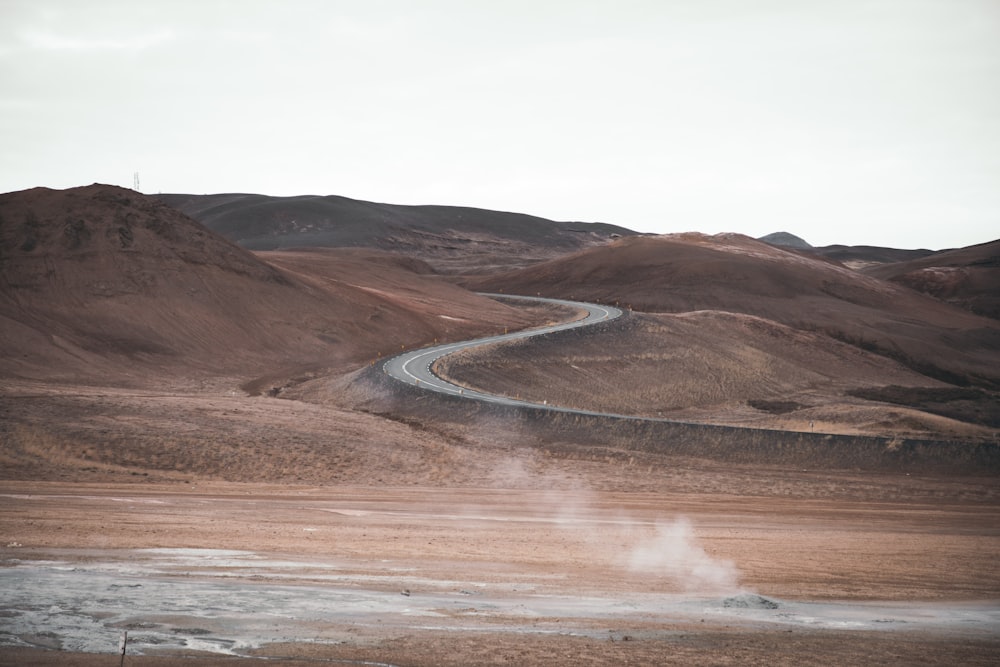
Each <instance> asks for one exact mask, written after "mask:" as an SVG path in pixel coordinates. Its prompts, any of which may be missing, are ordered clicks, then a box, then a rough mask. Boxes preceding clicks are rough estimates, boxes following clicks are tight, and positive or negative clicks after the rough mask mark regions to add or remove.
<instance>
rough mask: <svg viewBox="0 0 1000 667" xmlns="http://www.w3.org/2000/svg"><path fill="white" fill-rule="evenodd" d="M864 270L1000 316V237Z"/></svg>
mask: <svg viewBox="0 0 1000 667" xmlns="http://www.w3.org/2000/svg"><path fill="white" fill-rule="evenodd" d="M865 273H867V274H868V275H871V276H875V277H877V278H881V279H883V280H891V281H892V282H894V283H897V284H900V285H905V286H907V287H909V288H911V289H915V290H917V291H918V292H923V293H924V294H929V295H931V296H933V297H935V298H938V299H941V300H943V301H947V302H948V303H950V304H953V305H956V306H959V307H961V308H965V309H966V310H971V311H972V312H974V313H977V314H979V315H985V316H986V317H992V318H993V319H1000V240H997V241H991V242H990V243H981V244H979V245H974V246H969V247H968V248H959V249H957V250H946V251H943V252H938V253H934V254H932V255H929V256H925V257H919V258H914V259H909V260H908V261H900V262H895V263H892V264H883V265H879V266H872V267H870V268H868V269H867V270H866V271H865Z"/></svg>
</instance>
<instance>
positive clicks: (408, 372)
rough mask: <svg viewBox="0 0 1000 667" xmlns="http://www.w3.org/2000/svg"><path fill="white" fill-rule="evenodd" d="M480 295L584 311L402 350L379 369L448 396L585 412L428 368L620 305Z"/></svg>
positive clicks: (600, 316) (574, 324)
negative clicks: (479, 387)
mask: <svg viewBox="0 0 1000 667" xmlns="http://www.w3.org/2000/svg"><path fill="white" fill-rule="evenodd" d="M483 296H488V297H490V298H494V299H517V300H523V301H533V302H536V303H551V304H554V305H558V306H567V307H569V308H576V309H580V310H584V311H586V313H587V314H586V315H585V316H584V317H582V318H580V319H578V320H572V321H570V322H563V323H562V324H555V325H552V326H547V327H540V328H537V329H526V330H523V331H515V332H514V333H508V334H501V335H498V336H488V337H486V338H476V339H474V340H467V341H461V342H458V343H447V344H445V345H437V346H434V347H427V348H423V349H420V350H414V351H412V352H405V353H403V354H399V355H397V356H395V357H392V358H391V359H388V360H387V361H386V362H385V363H384V364H383V365H382V370H383V371H384V372H385V373H386V374H388V375H390V376H391V377H393V378H395V379H396V380H399V381H400V382H405V383H406V384H410V385H414V386H417V387H420V388H421V389H427V390H429V391H436V392H439V393H442V394H450V395H452V396H461V397H463V398H469V399H472V400H478V401H487V402H490V403H498V404H500V405H510V406H520V407H531V408H545V409H548V410H557V411H561V412H586V411H581V410H578V409H573V408H562V407H558V406H553V405H548V404H547V403H534V402H532V401H522V400H520V399H516V398H510V397H508V396H500V395H498V394H490V393H486V392H482V391H476V390H475V389H469V388H467V387H461V386H459V385H457V384H453V383H451V382H449V381H447V380H445V379H444V378H441V377H439V376H438V375H436V374H435V373H434V371H433V370H431V369H432V367H433V365H434V362H435V361H437V360H438V359H440V358H441V357H443V356H445V355H448V354H452V353H454V352H458V351H459V350H465V349H468V348H471V347H478V346H480V345H489V344H491V343H501V342H504V341H511V340H518V339H522V338H531V337H533V336H542V335H545V334H549V333H552V332H555V331H565V330H567V329H576V328H579V327H586V326H590V325H593V324H597V323H599V322H608V321H611V320H614V319H616V318H618V317H621V315H622V311H621V309H619V308H615V307H614V306H601V305H598V304H596V303H584V302H581V301H567V300H564V299H547V298H543V297H533V296H530V297H529V296H515V295H510V294H483ZM594 414H599V413H594Z"/></svg>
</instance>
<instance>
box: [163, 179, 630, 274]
mask: <svg viewBox="0 0 1000 667" xmlns="http://www.w3.org/2000/svg"><path fill="white" fill-rule="evenodd" d="M159 198H160V200H161V201H163V202H165V203H166V204H168V205H170V206H173V207H174V208H176V209H178V210H180V211H182V212H184V213H185V214H187V215H190V216H191V217H192V218H194V219H196V220H198V221H199V222H201V223H202V224H204V225H205V226H206V227H208V228H209V229H211V230H213V231H215V232H217V233H219V234H221V235H222V236H224V237H226V238H227V239H229V240H231V241H233V242H235V243H237V244H239V245H241V246H243V247H245V248H249V249H251V250H277V249H287V248H302V247H369V248H377V249H380V250H386V251H391V252H397V253H402V254H406V255H407V256H409V257H415V258H419V259H423V260H425V261H426V262H428V263H430V264H431V265H433V266H434V267H435V269H437V270H439V271H443V272H449V273H456V272H476V273H480V272H485V271H489V270H491V269H495V268H498V267H501V268H511V267H514V266H525V265H528V264H531V263H533V262H536V261H541V260H544V259H549V258H551V257H554V256H556V255H559V254H563V253H567V252H572V251H575V250H580V249H582V248H587V247H591V246H594V245H600V244H603V243H606V242H607V241H608V240H610V239H612V238H617V237H618V236H631V235H633V234H635V232H632V231H630V230H628V229H625V228H623V227H617V226H615V225H608V224H602V223H583V222H554V221H552V220H546V219H544V218H538V217H535V216H530V215H523V214H520V213H505V212H499V211H489V210H484V209H477V208H466V207H456V206H401V205H395V204H378V203H373V202H366V201H359V200H355V199H349V198H347V197H338V196H325V197H320V196H311V195H310V196H299V197H268V196H265V195H253V194H217V195H185V194H164V195H159Z"/></svg>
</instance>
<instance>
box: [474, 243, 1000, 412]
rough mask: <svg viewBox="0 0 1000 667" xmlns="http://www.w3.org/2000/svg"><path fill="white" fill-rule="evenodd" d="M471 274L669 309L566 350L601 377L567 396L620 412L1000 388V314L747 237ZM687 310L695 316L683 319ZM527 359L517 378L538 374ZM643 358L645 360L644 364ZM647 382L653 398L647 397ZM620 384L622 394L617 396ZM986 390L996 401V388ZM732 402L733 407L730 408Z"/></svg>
mask: <svg viewBox="0 0 1000 667" xmlns="http://www.w3.org/2000/svg"><path fill="white" fill-rule="evenodd" d="M466 282H467V284H468V285H469V286H471V287H473V288H476V289H490V290H507V291H509V292H511V293H527V294H535V293H540V294H542V295H544V296H557V297H570V298H579V299H587V300H595V301H603V302H611V303H615V302H617V303H619V304H620V305H622V306H628V307H630V308H632V309H634V310H636V311H643V312H645V313H656V314H657V315H656V316H655V317H654V318H653V319H650V318H649V317H643V318H641V320H640V322H642V324H641V326H638V325H637V326H638V328H637V329H634V330H631V331H627V332H623V333H622V335H621V336H620V337H612V338H609V339H607V340H602V341H601V342H600V343H599V345H600V347H601V349H597V348H595V349H592V350H587V349H584V350H577V351H575V352H573V353H572V354H573V355H574V357H573V358H569V357H563V358H561V361H563V362H566V363H568V364H574V365H575V366H577V367H579V368H580V369H582V370H580V371H579V373H582V374H583V375H584V376H587V377H591V376H594V377H599V378H601V381H600V382H598V383H596V384H595V383H594V382H589V383H588V382H584V381H583V378H582V377H573V378H569V377H567V378H566V383H565V386H566V387H571V386H574V385H575V386H576V387H577V389H573V390H572V391H569V390H567V391H569V393H568V394H567V395H569V394H571V393H573V392H576V393H579V392H580V391H584V389H582V388H583V387H587V388H588V389H587V390H586V391H589V392H590V393H591V395H592V401H596V402H599V403H601V405H600V406H598V405H596V404H592V405H591V406H589V407H602V408H603V409H613V410H614V411H621V410H622V409H623V408H624V407H626V406H627V405H638V406H641V407H642V409H644V410H645V411H647V412H651V411H655V412H659V411H663V410H668V411H673V413H674V414H675V416H676V415H681V416H686V417H688V418H699V417H698V410H699V406H701V407H705V408H706V409H709V408H710V411H714V415H715V416H713V417H711V420H713V421H719V420H720V419H721V420H723V421H724V420H726V419H727V418H731V417H738V415H736V414H735V413H733V412H732V409H733V406H735V405H744V406H746V405H747V403H748V401H757V402H758V404H759V405H760V406H762V408H763V410H764V412H767V411H768V410H769V409H768V405H769V403H770V404H771V405H772V407H773V406H775V405H777V406H779V407H780V404H781V402H782V401H792V402H794V403H800V404H802V405H803V406H805V405H809V406H816V405H819V404H821V403H823V402H829V400H830V397H831V396H835V395H836V396H843V395H844V393H845V392H848V391H853V390H854V389H855V388H858V387H866V386H867V387H872V386H881V385H890V384H895V385H900V386H908V387H920V386H924V387H927V386H930V387H934V386H937V387H943V386H944V385H943V384H941V383H953V384H958V385H979V386H981V387H985V388H991V389H995V388H997V387H1000V371H998V370H997V369H1000V326H997V324H996V323H995V322H994V321H992V320H989V319H986V318H982V317H978V316H976V315H973V314H971V313H968V312H965V311H962V310H960V309H957V308H954V307H952V306H949V305H947V304H944V303H941V302H940V301H937V300H935V299H931V298H929V297H927V296H924V295H921V294H917V293H915V292H913V291H912V290H909V289H905V288H901V287H900V286H898V285H894V284H892V283H888V282H884V281H881V280H878V279H875V278H873V277H871V276H866V275H863V274H859V273H857V272H855V271H853V270H851V269H848V268H846V267H843V266H841V265H838V264H836V263H831V262H829V261H826V260H823V259H820V258H811V257H808V256H804V255H802V254H799V253H796V252H792V251H787V250H783V249H780V248H775V247H773V246H769V245H767V244H764V243H760V242H758V241H754V240H752V239H749V238H747V237H743V236H737V235H719V236H715V237H708V236H704V235H700V234H684V235H675V236H665V237H656V238H630V239H622V240H620V241H618V242H616V243H614V244H612V245H609V246H607V247H603V248H595V249H591V250H586V251H583V252H580V253H576V254H574V255H571V256H566V257H563V258H559V259H556V260H553V261H550V262H546V263H544V264H539V265H536V266H533V267H529V268H526V269H522V270H519V271H513V272H507V273H504V274H501V275H496V276H490V277H485V278H477V279H475V280H472V279H469V280H467V281H466ZM705 311H707V312H705ZM683 313H689V314H690V315H688V316H684V317H678V315H679V314H683ZM667 314H670V315H667ZM696 315H697V317H695V316H696ZM692 318H694V319H692ZM845 343H846V344H847V345H845ZM597 344H598V343H596V341H595V345H597ZM528 345H531V344H528ZM848 345H849V346H851V347H848ZM851 348H853V350H852V349H851ZM508 353H509V352H505V353H504V354H508ZM523 354H529V353H528V352H524V353H523ZM549 354H555V351H554V350H551V351H550V350H546V351H545V352H544V353H542V352H538V353H537V354H536V352H534V351H531V352H530V355H531V356H533V357H537V358H536V359H535V361H536V363H539V364H543V365H544V364H545V363H547V362H546V361H545V359H550V358H551V357H546V355H549ZM502 359H503V355H500V354H497V355H493V356H490V357H489V360H492V361H495V362H497V363H501V362H502ZM601 359H603V361H601ZM477 362H478V363H479V364H480V365H482V366H483V369H482V370H481V371H477V372H486V370H485V369H486V368H487V367H488V366H489V363H488V360H487V359H486V358H479V359H477ZM581 362H582V363H581ZM491 363H492V362H491ZM512 363H514V362H513V361H512ZM529 366H530V364H527V363H526V364H525V368H523V369H520V370H518V369H514V370H513V372H512V373H511V376H512V377H517V378H530V377H532V373H531V372H530V371H529V370H528V367H529ZM637 367H640V368H643V369H644V371H643V372H642V373H640V374H636V368H637ZM539 372H540V371H539ZM571 374H572V373H571ZM818 376H823V377H824V378H826V379H824V380H823V381H822V382H820V380H819V379H818ZM491 381H492V380H491ZM537 382H539V383H540V382H541V380H540V379H538V380H537ZM692 383H693V384H692ZM818 385H824V387H825V388H824V389H823V391H822V392H821V393H823V394H824V395H825V396H826V398H824V399H823V400H822V401H818V400H817V399H816V398H815V397H813V398H810V397H809V392H810V391H811V388H812V389H815V387H816V386H818ZM506 386H508V387H514V384H513V383H512V382H508V383H507V384H506ZM591 388H596V389H591ZM512 390H514V389H512ZM525 391H527V390H525ZM800 392H801V393H800ZM897 393H898V395H896V396H895V398H896V399H899V400H893V401H890V402H895V403H899V402H902V403H904V404H906V403H907V401H908V400H909V399H908V398H907V397H908V396H910V397H912V396H915V395H916V394H913V392H906V391H903V392H901V393H899V392H897ZM640 394H645V395H646V397H647V398H646V399H644V400H638V398H637V396H638V395H640ZM616 396H617V397H618V398H615V400H617V401H618V403H614V401H612V398H614V397H616ZM921 396H922V394H921ZM619 398H620V400H619ZM983 399H984V400H985V401H987V403H988V404H989V405H992V406H993V407H992V408H991V409H992V410H994V411H995V410H996V409H997V407H996V405H995V404H994V403H992V402H990V401H993V399H992V398H990V396H989V395H988V394H984V395H983ZM573 400H574V401H582V400H583V397H582V396H577V397H576V398H574V399H573ZM838 400H839V399H838ZM885 400H887V401H889V400H890V397H888V396H886V398H885ZM609 401H610V402H609ZM910 402H911V403H913V404H920V405H922V404H923V403H922V402H921V400H916V399H914V400H913V401H910ZM612 403H614V404H612ZM619 403H621V404H619ZM800 407H801V406H800ZM626 411H627V410H626ZM726 411H728V414H729V415H730V417H726V416H721V417H720V415H721V414H722V413H723V412H726ZM779 412H780V410H779ZM701 416H702V417H704V416H705V413H704V411H703V412H702V413H701ZM814 417H815V418H816V419H819V418H820V417H819V416H818V414H814ZM740 419H742V418H740ZM865 419H869V418H868V417H866V418H865Z"/></svg>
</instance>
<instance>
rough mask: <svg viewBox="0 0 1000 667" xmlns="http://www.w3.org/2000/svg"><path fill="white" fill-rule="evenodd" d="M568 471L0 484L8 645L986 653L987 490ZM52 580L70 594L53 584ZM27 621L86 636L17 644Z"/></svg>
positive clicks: (432, 659)
mask: <svg viewBox="0 0 1000 667" xmlns="http://www.w3.org/2000/svg"><path fill="white" fill-rule="evenodd" d="M606 467H607V466H606V465H605V466H600V465H598V466H585V467H584V468H585V469H588V471H589V473H590V475H601V469H602V468H606ZM566 468H567V466H565V465H562V464H560V463H559V462H554V463H552V464H538V465H535V466H534V467H533V469H531V470H527V469H526V470H524V475H525V480H526V481H529V482H530V483H531V484H532V485H533V484H535V483H537V482H540V481H544V482H546V486H547V487H548V488H546V489H544V490H540V489H517V490H512V489H480V488H426V487H423V488H420V487H418V488H400V487H371V486H363V487H356V486H349V485H344V486H335V487H325V488H317V487H310V486H301V487H289V486H284V485H282V486H268V485H248V484H219V483H207V484H206V483H200V484H193V485H185V486H183V487H178V486H176V485H169V484H168V485H142V486H137V485H105V484H100V485H87V484H51V483H23V482H7V483H4V484H3V485H2V486H0V493H2V494H3V495H2V498H3V505H2V508H3V509H2V513H0V530H2V534H3V535H4V540H5V541H7V540H9V541H8V542H7V544H8V547H7V548H6V549H4V552H3V558H4V565H5V567H4V569H3V572H2V574H3V575H4V587H5V591H6V592H5V596H15V597H16V596H19V595H20V596H22V597H20V598H18V599H17V601H16V602H17V604H16V606H17V607H18V609H19V614H20V615H8V618H7V623H9V624H10V625H9V626H8V630H7V631H6V632H7V633H9V632H12V631H13V632H15V633H17V634H18V638H19V639H20V640H21V641H22V642H24V643H27V644H35V645H42V646H49V647H50V648H56V647H61V648H63V649H70V650H83V649H85V650H88V651H95V650H98V651H105V652H113V650H114V646H115V645H116V643H117V641H118V631H119V630H121V629H129V630H130V636H131V637H132V642H133V644H132V645H131V646H132V651H133V652H134V653H139V652H141V653H143V654H145V656H148V657H144V658H139V657H129V658H128V662H129V664H163V663H159V662H157V660H156V659H155V656H157V655H163V654H167V655H173V656H178V655H184V656H186V659H187V660H192V661H193V659H194V656H196V655H197V656H199V657H198V660H197V662H195V663H194V664H239V663H238V662H237V661H236V660H235V659H231V658H225V659H223V658H221V657H216V658H214V659H213V658H209V657H207V656H208V655H210V654H209V653H208V652H209V651H214V652H220V651H225V652H233V653H238V654H243V655H253V656H268V657H280V658H283V659H288V658H293V657H295V658H303V659H306V658H308V659H312V660H315V659H323V660H331V661H333V660H344V661H347V660H352V661H353V660H366V661H375V662H378V663H388V664H404V665H433V664H446V665H463V664H525V663H528V664H541V663H544V664H559V665H571V664H580V663H581V662H586V663H591V664H609V665H610V664H627V663H629V662H631V663H633V664H690V663H692V662H695V663H698V664H746V663H750V664H756V663H763V662H767V663H769V664H857V663H858V662H865V663H874V662H877V663H880V664H913V663H914V662H919V663H921V664H955V662H956V661H958V662H960V663H962V664H990V663H991V662H993V661H995V658H996V656H997V651H998V650H1000V638H998V637H997V634H996V630H997V623H998V621H1000V610H998V608H997V606H996V600H997V598H998V594H1000V572H998V570H997V568H996V567H995V566H994V562H993V561H994V558H995V554H996V553H997V549H998V548H1000V535H998V531H997V529H996V527H997V526H998V525H1000V521H998V520H1000V516H998V515H1000V511H998V508H997V505H996V490H995V489H994V488H993V485H992V484H991V483H989V482H987V481H984V482H982V483H976V482H974V481H970V480H966V481H963V482H957V481H955V480H934V479H912V478H900V479H892V478H882V479H879V480H872V479H870V478H867V477H866V476H864V475H849V474H840V475H834V474H822V475H816V474H813V475H809V474H806V473H802V472H800V471H788V470H766V471H765V470H752V469H738V470H734V471H727V470H725V469H720V468H713V467H711V466H709V467H690V468H687V467H682V469H680V470H676V471H673V472H670V473H662V472H661V473H655V474H652V475H650V474H641V473H638V474H637V473H633V474H636V476H638V477H640V478H644V479H645V485H658V486H660V488H661V490H660V491H650V492H631V491H627V490H619V491H592V490H588V489H587V488H586V487H585V486H584V485H585V484H586V482H587V480H586V479H585V477H584V476H581V475H579V474H575V475H569V474H567V472H566ZM573 468H574V469H577V468H578V466H574V467H573ZM610 477H611V479H609V480H604V481H603V484H604V485H612V486H627V484H625V483H624V480H622V479H621V478H620V476H619V475H616V474H613V473H612V474H611V475H610ZM760 479H766V480H767V483H766V486H762V487H758V488H757V489H756V491H757V492H756V493H751V491H752V490H754V489H753V486H754V481H755V480H760ZM595 481H598V483H599V484H600V483H601V482H600V481H599V480H595ZM675 482H676V483H675ZM675 489H676V490H675ZM726 490H728V492H726ZM887 490H888V491H889V492H890V495H891V496H893V497H892V498H886V497H885V496H886V491H887ZM15 539H16V542H17V544H19V545H22V546H16V547H14V546H9V545H10V544H12V543H13V542H14V541H15ZM219 549H223V551H219ZM68 570H69V571H73V572H74V573H76V579H75V581H79V582H85V584H84V585H85V595H80V596H78V597H75V596H74V595H72V594H67V593H66V592H65V591H64V590H62V589H60V588H59V587H58V580H57V581H52V579H54V578H57V577H59V576H63V577H65V573H66V572H67V571H68ZM11 577H14V578H16V579H17V580H19V581H20V582H21V583H22V585H21V586H15V585H14V584H13V583H12V579H11ZM22 587H27V589H28V590H25V591H24V592H23V593H22ZM83 597H86V599H81V598H83ZM772 605H774V608H771V607H772ZM29 613H33V614H35V615H36V616H35V618H38V617H39V616H41V617H46V616H47V617H48V618H49V619H50V622H55V623H56V625H57V626H58V624H59V623H60V622H61V623H63V624H64V625H66V626H72V625H73V624H74V623H76V624H78V625H85V626H86V625H87V624H86V623H84V621H85V620H89V625H90V626H94V627H96V628H97V630H96V632H95V631H94V630H93V629H90V628H88V627H85V628H84V630H89V631H84V632H81V631H80V630H79V629H78V630H76V632H75V633H74V632H72V631H70V630H69V629H66V630H64V631H63V633H62V639H59V640H57V639H55V638H53V637H46V636H45V635H44V633H43V634H42V635H41V636H37V635H33V634H32V633H31V631H30V629H27V628H30V625H25V623H24V621H23V619H22V618H21V617H20V616H23V615H28V614H29ZM60 615H62V616H63V617H64V620H62V621H53V620H52V619H53V617H58V616H60ZM81 617H82V618H81ZM91 619H92V620H91ZM51 644H56V646H52V645H51ZM2 655H3V656H4V657H3V658H2V659H0V661H2V664H51V662H50V661H51V660H52V658H53V657H55V656H56V655H58V656H59V661H60V664H95V665H96V664H106V663H107V660H108V656H107V655H105V656H103V657H101V656H93V657H91V658H86V657H84V656H77V659H78V662H77V663H71V662H64V661H63V660H64V657H65V654H64V653H58V654H53V653H51V652H38V651H37V650H31V649H26V648H12V647H7V648H5V649H4V651H3V654H2ZM289 664H291V663H289Z"/></svg>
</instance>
